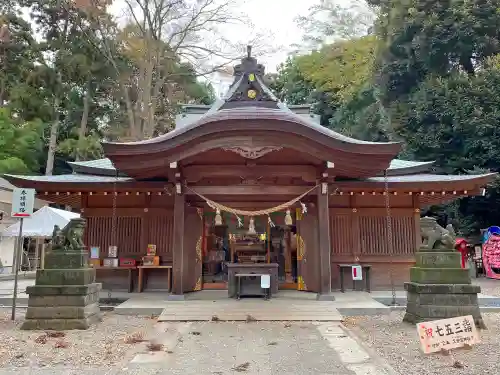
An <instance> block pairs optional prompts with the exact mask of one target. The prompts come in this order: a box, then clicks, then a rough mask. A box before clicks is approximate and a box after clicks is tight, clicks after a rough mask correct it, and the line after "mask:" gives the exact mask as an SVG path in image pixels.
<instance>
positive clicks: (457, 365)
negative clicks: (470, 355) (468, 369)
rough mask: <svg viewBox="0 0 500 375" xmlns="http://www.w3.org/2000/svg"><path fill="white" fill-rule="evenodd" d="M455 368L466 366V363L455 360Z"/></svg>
mask: <svg viewBox="0 0 500 375" xmlns="http://www.w3.org/2000/svg"><path fill="white" fill-rule="evenodd" d="M452 366H453V367H454V368H464V367H465V366H464V364H463V363H462V362H460V361H455V362H453V365H452Z"/></svg>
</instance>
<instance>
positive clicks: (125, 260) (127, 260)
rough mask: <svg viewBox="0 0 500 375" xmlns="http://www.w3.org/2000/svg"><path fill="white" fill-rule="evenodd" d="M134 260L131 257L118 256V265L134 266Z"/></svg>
mask: <svg viewBox="0 0 500 375" xmlns="http://www.w3.org/2000/svg"><path fill="white" fill-rule="evenodd" d="M135 266H136V261H135V259H133V258H120V267H124V268H127V267H135Z"/></svg>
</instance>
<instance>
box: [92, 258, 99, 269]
mask: <svg viewBox="0 0 500 375" xmlns="http://www.w3.org/2000/svg"><path fill="white" fill-rule="evenodd" d="M89 264H90V267H92V268H99V267H101V260H100V259H90V260H89Z"/></svg>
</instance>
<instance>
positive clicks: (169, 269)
mask: <svg viewBox="0 0 500 375" xmlns="http://www.w3.org/2000/svg"><path fill="white" fill-rule="evenodd" d="M137 268H138V269H139V286H138V288H137V291H138V292H139V293H142V291H143V288H144V270H152V269H154V270H158V269H166V270H167V286H168V292H169V293H170V291H171V290H172V266H166V265H163V266H138V267H137Z"/></svg>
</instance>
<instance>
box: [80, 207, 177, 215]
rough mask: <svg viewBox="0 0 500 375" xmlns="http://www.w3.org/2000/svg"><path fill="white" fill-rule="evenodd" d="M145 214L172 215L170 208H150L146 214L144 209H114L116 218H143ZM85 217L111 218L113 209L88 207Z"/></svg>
mask: <svg viewBox="0 0 500 375" xmlns="http://www.w3.org/2000/svg"><path fill="white" fill-rule="evenodd" d="M145 214H147V216H168V215H172V214H173V212H172V209H171V208H159V207H150V208H148V212H147V213H145V212H144V207H135V208H134V207H118V208H116V216H122V217H143V216H144V215H145ZM85 216H86V217H90V216H100V217H107V216H113V208H112V207H88V208H86V209H85Z"/></svg>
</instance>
